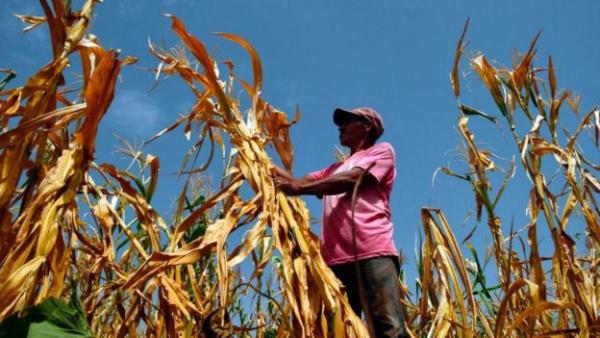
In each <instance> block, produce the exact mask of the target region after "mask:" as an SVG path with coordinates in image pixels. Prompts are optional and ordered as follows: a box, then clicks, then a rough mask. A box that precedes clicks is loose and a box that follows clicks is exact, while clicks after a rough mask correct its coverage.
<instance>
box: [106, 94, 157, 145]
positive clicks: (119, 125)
mask: <svg viewBox="0 0 600 338" xmlns="http://www.w3.org/2000/svg"><path fill="white" fill-rule="evenodd" d="M161 114H162V111H161V109H160V107H159V104H158V102H157V100H156V99H155V98H153V97H151V96H149V95H148V94H146V93H144V92H142V91H137V90H122V91H118V90H117V91H116V94H115V100H114V101H113V104H112V106H111V108H110V110H109V111H108V114H107V115H106V121H107V122H108V123H109V124H110V125H111V127H112V128H114V131H115V132H116V133H117V134H124V135H126V136H135V137H141V138H142V139H146V138H149V137H151V136H152V135H154V134H156V133H157V132H158V131H159V130H160V128H162V127H163V126H162V125H161V122H162V121H163V119H162V115H161Z"/></svg>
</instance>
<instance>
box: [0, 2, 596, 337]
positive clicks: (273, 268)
mask: <svg viewBox="0 0 600 338" xmlns="http://www.w3.org/2000/svg"><path fill="white" fill-rule="evenodd" d="M69 3H70V2H66V1H62V0H53V1H52V4H51V5H50V4H48V3H47V1H46V0H41V1H40V4H41V5H42V6H43V8H44V12H45V14H46V16H45V17H31V16H21V17H20V18H21V19H22V20H23V21H24V22H26V23H28V24H30V25H32V26H33V27H35V26H36V25H38V24H46V23H47V24H48V26H49V27H50V33H51V41H52V51H53V57H52V60H51V61H50V62H49V63H48V64H47V65H45V66H44V67H42V68H41V69H40V70H39V71H38V72H37V73H36V74H35V75H34V76H32V77H31V78H30V79H29V80H27V81H26V83H25V84H24V85H23V86H22V87H17V88H14V89H5V88H4V87H5V85H6V84H7V83H8V82H9V81H10V80H11V78H12V77H13V75H12V73H7V74H8V75H7V76H6V77H5V79H4V80H3V81H2V82H1V83H0V91H1V92H0V128H1V133H0V149H1V153H0V168H1V169H0V236H1V239H2V240H1V241H0V276H2V278H1V279H0V320H2V319H4V320H6V319H7V318H9V319H10V318H13V317H11V316H12V315H15V314H16V315H18V316H26V315H27V313H28V311H30V310H28V309H31V307H32V306H34V305H36V304H40V303H42V302H44V301H45V300H48V299H51V298H68V297H69V296H70V297H72V298H75V299H74V300H72V303H73V304H75V305H74V307H75V308H78V307H79V304H77V303H78V302H77V300H79V301H80V302H81V305H80V306H81V311H82V312H83V314H84V315H85V319H86V320H87V323H89V327H90V330H91V332H93V334H94V335H96V336H99V337H105V336H108V337H112V336H132V337H133V336H153V337H164V336H168V337H173V336H184V337H198V336H209V337H210V336H231V335H239V336H243V335H258V336H269V337H275V336H281V337H286V336H302V337H312V336H314V337H325V336H335V337H365V336H367V329H366V326H365V325H364V324H363V323H362V321H361V320H360V319H359V318H357V317H356V315H354V313H353V312H352V310H351V308H350V307H349V305H348V303H347V301H346V300H345V298H344V297H343V296H342V293H341V285H340V283H339V282H338V281H337V279H336V278H335V277H334V275H333V274H332V272H331V271H330V270H329V269H328V268H327V266H326V265H325V263H324V262H323V260H322V258H321V257H320V254H319V245H318V238H317V237H316V236H315V235H314V234H312V233H311V231H310V227H309V225H310V224H309V221H310V217H309V213H308V210H307V209H306V207H305V205H304V203H303V202H302V201H301V200H300V199H298V198H287V197H285V196H284V195H283V194H281V193H278V192H276V191H275V190H274V188H273V183H272V181H271V178H270V171H271V157H270V155H275V156H278V157H279V158H280V160H281V162H282V163H283V164H284V166H285V167H287V168H288V169H289V168H291V165H292V146H291V144H290V139H289V132H288V129H289V127H290V126H291V125H292V124H293V123H294V121H289V120H288V119H287V117H286V114H285V113H283V112H280V111H278V110H277V109H275V108H273V107H272V106H271V105H269V104H268V103H267V102H265V101H264V100H263V98H262V97H261V85H262V69H261V63H260V60H259V58H258V56H257V55H256V52H255V51H254V49H253V48H252V46H251V45H250V44H249V43H248V42H246V41H244V40H243V39H241V38H239V37H237V36H233V35H230V34H221V36H222V37H223V38H225V39H227V40H231V41H233V42H234V43H237V44H238V45H240V46H241V47H242V48H244V49H245V50H246V51H247V52H248V54H249V56H250V58H251V61H252V66H253V73H254V78H253V80H252V81H251V82H246V81H244V80H242V79H239V78H237V77H236V75H235V73H234V68H233V64H232V63H231V62H226V63H225V65H226V66H227V68H226V69H227V70H228V71H227V74H226V76H224V80H223V79H222V78H220V77H219V72H218V68H219V65H218V63H217V62H216V61H215V60H214V59H212V58H211V57H210V56H209V55H208V53H207V51H206V49H205V47H204V45H203V44H202V43H201V42H200V41H199V40H197V39H196V38H194V37H193V36H192V35H190V34H189V33H188V32H187V31H186V30H185V27H184V25H183V23H182V22H180V21H179V20H178V19H177V18H175V17H172V18H171V19H172V29H173V31H174V33H175V34H176V35H177V36H178V37H179V38H180V39H181V42H182V46H180V47H177V48H172V49H162V48H158V47H156V46H152V45H151V46H150V51H151V53H152V54H153V55H154V56H155V57H156V58H158V60H159V66H158V67H157V69H156V72H158V73H159V74H167V75H171V76H179V77H181V79H182V80H183V81H184V82H185V83H186V84H187V85H188V86H189V88H190V90H191V91H192V92H193V93H194V95H195V97H196V101H195V103H194V105H193V107H191V108H190V110H189V113H188V114H187V115H186V116H183V117H181V118H179V119H178V120H177V121H176V122H175V123H174V124H173V125H171V126H169V127H168V128H166V129H165V130H163V131H162V132H161V133H159V134H158V135H156V137H154V138H153V139H152V140H151V141H153V142H160V137H161V136H162V135H164V134H165V133H168V132H171V131H173V130H176V129H177V128H178V127H179V126H182V128H183V131H184V134H185V135H186V136H189V135H198V139H197V141H195V142H193V145H192V146H191V148H190V150H189V151H188V154H187V156H186V157H185V158H184V161H183V164H182V170H181V176H182V177H183V179H184V184H183V189H182V190H181V192H180V194H179V197H178V198H177V203H176V208H175V209H176V210H174V217H173V220H169V221H164V220H163V218H161V216H160V215H159V214H158V213H157V212H156V211H155V210H154V209H153V207H152V205H151V201H152V196H153V194H154V191H155V189H156V186H157V181H158V172H159V168H160V163H159V159H158V158H156V157H154V156H151V155H144V154H142V153H141V152H139V151H137V150H135V149H130V150H128V151H127V152H128V153H129V154H130V155H131V156H132V157H133V160H134V161H135V162H136V163H137V164H138V165H139V168H140V171H139V172H137V173H133V172H131V171H127V170H120V169H119V168H117V167H115V166H113V165H111V164H106V163H105V164H97V163H95V162H94V146H95V141H96V132H97V127H98V124H99V122H100V120H101V119H102V117H103V115H104V114H105V113H106V111H107V110H108V108H109V106H110V103H111V101H112V98H113V94H114V89H115V81H116V79H117V76H118V74H119V69H120V67H121V66H122V65H126V64H129V63H132V62H134V61H135V60H134V59H133V58H124V59H119V56H118V53H117V52H115V51H107V50H104V49H103V48H102V47H100V45H99V41H98V40H97V39H96V38H95V37H93V36H91V35H86V30H87V28H88V24H89V19H90V17H91V13H92V11H93V8H94V6H95V5H96V2H95V1H92V0H88V1H85V3H84V5H83V7H82V8H81V9H79V10H72V9H71V8H69V7H70V5H69ZM465 30H466V28H465ZM463 37H464V34H463ZM463 37H461V39H460V41H459V43H458V48H457V53H456V62H455V67H454V71H453V73H452V84H453V88H454V93H455V94H456V97H457V99H458V98H459V96H460V89H459V88H460V87H459V76H458V74H459V71H458V66H459V64H460V59H461V58H462V51H463V49H464V44H463ZM534 47H535V40H534V42H532V45H531V47H530V49H529V51H528V52H527V53H525V54H523V55H522V56H521V57H520V58H519V60H518V62H517V63H516V65H515V67H514V69H504V68H495V67H493V66H491V65H490V63H489V62H488V61H487V59H486V58H485V57H484V56H483V55H478V56H476V57H474V58H472V59H470V60H469V61H470V66H471V67H472V69H473V70H474V71H475V72H476V73H477V74H478V75H479V76H480V77H481V79H482V80H483V83H484V84H485V86H486V87H487V89H489V91H490V93H492V97H493V99H494V101H495V102H496V104H497V105H498V107H499V109H500V112H501V118H502V119H504V120H505V121H506V126H507V128H508V129H509V130H510V133H511V135H512V137H513V138H514V142H515V154H517V155H518V158H519V159H520V162H521V164H522V169H523V170H524V171H525V172H526V173H527V175H528V177H529V178H530V182H531V193H530V200H529V207H528V215H529V217H530V223H529V224H528V225H527V235H526V239H525V240H526V241H528V243H529V246H528V247H527V250H525V249H524V250H522V252H518V250H516V249H515V248H514V247H515V245H513V242H515V241H517V240H519V236H520V235H519V234H514V233H513V232H512V231H511V232H509V233H508V235H507V231H506V227H503V222H502V219H501V218H500V216H498V215H496V213H495V212H494V210H495V208H496V206H497V204H498V203H499V201H501V196H502V194H503V191H504V188H505V187H506V185H507V184H508V182H510V177H511V175H512V171H513V170H512V169H510V170H508V173H509V174H508V175H507V176H506V178H505V179H504V181H503V184H502V185H501V186H500V187H497V189H496V188H495V187H493V185H492V183H491V180H490V179H489V177H488V176H489V175H496V173H494V172H492V171H494V169H495V168H496V167H495V164H494V162H493V158H492V156H491V153H490V152H489V151H487V150H482V149H480V148H479V147H478V145H477V143H476V142H475V141H474V136H473V134H472V133H471V132H470V131H469V129H468V118H467V115H480V116H483V117H485V118H488V119H492V118H491V117H490V116H489V115H486V114H484V113H482V112H480V111H478V110H476V109H474V108H471V107H469V106H466V105H463V104H462V103H461V102H460V100H459V101H458V107H459V110H460V112H461V115H462V117H461V119H460V122H459V130H460V132H461V135H462V136H463V137H464V142H465V147H466V149H467V158H468V163H469V167H470V171H469V172H468V173H465V174H457V173H455V172H454V171H452V170H451V169H449V168H444V169H443V170H444V171H445V172H446V173H448V174H451V175H454V176H458V177H460V178H463V179H465V180H466V181H467V182H468V183H469V184H471V185H472V188H473V191H474V194H475V200H476V205H477V209H478V216H479V217H481V216H482V214H483V211H484V210H485V215H486V217H487V224H488V227H489V230H490V234H491V236H492V238H493V243H494V250H493V254H494V258H495V261H496V266H497V271H498V280H499V281H500V288H499V289H498V290H488V289H487V285H485V278H484V275H483V271H482V268H481V266H480V265H479V263H478V262H477V263H476V264H475V266H473V264H468V263H467V260H466V258H465V256H464V251H465V249H466V248H464V247H463V248H461V245H460V244H459V243H458V242H457V240H456V239H455V238H454V235H453V233H452V230H451V227H450V225H449V224H448V222H447V221H446V219H445V218H444V216H443V215H442V213H441V212H440V211H438V210H431V209H424V210H423V211H422V216H423V228H424V233H425V237H424V238H425V239H424V243H423V245H422V247H421V248H420V250H421V252H422V257H423V261H422V264H421V265H420V277H419V290H418V291H419V293H418V295H417V299H416V301H414V303H413V300H411V299H410V298H409V297H408V295H406V293H405V295H406V297H405V302H406V305H407V307H408V309H409V311H408V321H409V323H410V326H411V328H412V333H413V334H414V335H415V336H426V335H429V336H432V337H439V336H446V335H451V336H459V337H475V336H498V337H506V336H515V337H520V336H536V335H537V336H542V335H546V336H551V335H555V336H561V335H577V336H581V337H587V336H590V335H593V333H594V332H598V329H599V325H600V323H599V322H598V315H599V311H598V305H599V301H598V299H599V296H600V295H599V291H600V290H599V287H598V285H599V283H598V264H599V262H600V259H599V257H598V245H599V241H600V227H599V220H600V216H599V214H600V213H599V210H598V205H597V202H596V200H595V197H596V196H597V193H598V192H599V191H600V183H599V182H598V180H597V179H596V178H595V177H594V176H593V173H595V172H597V171H598V170H600V167H599V166H598V165H597V164H595V163H593V158H594V156H596V157H597V155H596V154H597V150H598V148H597V147H598V133H599V131H600V112H599V111H598V110H597V109H593V110H592V111H591V112H590V113H588V114H585V115H583V116H581V118H580V123H579V126H578V127H577V129H576V130H575V131H574V132H568V131H564V132H560V130H559V129H560V128H561V124H560V123H559V117H560V116H561V115H560V113H559V112H560V109H561V107H562V106H563V103H565V102H568V103H570V105H571V107H572V108H573V109H574V110H575V112H576V113H577V114H578V109H577V107H576V100H575V99H574V97H573V96H572V95H571V94H570V92H568V91H557V89H556V88H557V85H556V80H555V77H554V71H553V66H552V62H551V59H550V60H549V65H548V67H547V68H545V69H539V68H535V67H534V66H533V59H534V51H535V48H534ZM76 57H79V60H80V61H79V63H80V64H81V70H80V72H81V76H82V79H83V81H82V84H81V88H80V90H78V91H75V92H73V90H72V87H70V86H67V84H66V83H65V81H66V80H65V77H64V76H63V75H62V74H63V71H64V69H65V67H66V66H67V65H68V64H70V63H73V60H72V59H73V58H76ZM221 67H222V68H223V66H221ZM542 75H544V76H546V78H547V81H546V82H544V83H542V78H541V76H542ZM157 76H158V75H157ZM236 84H239V85H241V87H242V88H243V90H244V91H245V93H247V96H248V98H247V100H245V101H243V102H246V101H247V102H249V104H248V107H242V103H241V102H240V100H239V98H237V94H236V95H234V93H236V91H234V85H236ZM546 84H547V86H546ZM542 87H549V90H548V94H544V93H545V92H544V90H540V88H542ZM517 114H522V116H521V115H519V116H521V117H522V119H521V118H519V119H517V118H516V116H517ZM577 116H579V115H577ZM296 120H297V117H296ZM516 120H519V121H521V120H523V121H529V123H530V126H529V127H526V128H524V127H523V126H519V127H515V121H516ZM523 130H525V132H522V131H523ZM156 139H159V140H156ZM580 139H581V142H588V143H590V144H591V147H590V144H588V145H586V146H580ZM206 147H209V149H210V150H209V151H208V152H209V153H210V154H211V155H210V156H209V157H208V159H206V161H205V163H204V164H202V165H198V164H197V163H196V162H197V161H196V160H197V159H198V157H201V156H200V153H201V151H203V148H206ZM268 147H272V148H273V149H274V151H269V152H267V148H268ZM582 147H586V148H585V149H590V148H591V149H593V151H594V153H593V155H591V157H592V158H591V159H590V158H586V156H585V154H584V152H583V150H582V149H583V148H582ZM215 148H221V150H222V151H224V153H227V154H228V156H227V157H226V162H227V165H226V168H225V170H224V173H223V175H222V177H218V178H213V179H214V180H215V181H216V180H217V179H218V180H219V188H218V189H217V191H216V192H215V193H214V194H211V195H210V196H204V195H202V194H200V193H199V191H200V190H199V189H198V184H199V183H198V180H197V177H198V173H200V172H203V171H205V170H206V169H207V168H208V167H209V165H210V162H211V159H212V154H213V153H214V149H215ZM205 152H206V149H205ZM544 157H552V159H554V160H555V161H554V162H553V163H554V164H555V167H554V168H546V167H542V158H544ZM547 163H549V162H546V161H544V166H546V165H547ZM548 173H557V174H556V175H562V177H563V182H564V184H562V185H561V186H560V187H559V189H558V190H557V191H553V190H552V189H554V187H555V186H556V184H554V185H552V187H551V186H550V184H549V183H548V178H547V175H548ZM244 192H250V193H244ZM248 196H249V197H248ZM573 217H582V218H583V220H584V222H585V224H586V234H587V235H588V240H587V242H586V244H587V245H586V247H585V248H576V247H575V241H574V240H573V239H571V237H570V235H569V234H568V221H569V220H570V219H572V218H573ZM540 226H547V227H548V228H549V231H550V233H551V234H552V241H553V242H552V243H553V245H554V251H553V256H552V257H551V260H550V261H549V263H550V264H544V263H543V262H542V257H540V254H539V252H538V248H537V243H538V239H537V234H538V227H540ZM235 231H245V235H244V236H243V239H242V241H241V242H239V243H233V245H232V243H231V242H230V241H228V238H230V235H231V234H232V233H233V232H235ZM581 252H583V254H582V253H581ZM242 264H247V265H248V266H251V267H252V268H251V271H252V272H251V273H250V274H249V275H243V274H241V272H240V269H239V266H240V265H242ZM476 288H477V291H475V289H476ZM1 332H2V330H1V329H0V333H1Z"/></svg>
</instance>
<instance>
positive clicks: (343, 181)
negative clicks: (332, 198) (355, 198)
mask: <svg viewBox="0 0 600 338" xmlns="http://www.w3.org/2000/svg"><path fill="white" fill-rule="evenodd" d="M364 172H365V170H364V169H363V168H359V167H355V168H353V169H351V170H349V171H345V172H342V173H339V174H335V175H331V176H329V177H327V178H325V179H322V180H314V179H311V178H310V177H308V176H305V177H303V178H302V179H296V178H294V177H291V175H290V176H289V177H285V176H283V175H278V174H277V173H275V172H274V177H273V180H274V183H275V187H276V188H277V189H279V190H281V191H282V192H283V193H285V194H286V195H292V196H296V195H317V196H321V195H337V194H342V193H346V192H351V191H352V189H354V185H355V184H356V182H357V181H358V180H359V178H360V177H361V176H362V175H363V173H364ZM373 183H375V184H376V183H377V180H376V179H375V178H374V177H373V176H371V175H370V174H368V173H367V174H366V175H365V177H364V178H363V182H362V184H373Z"/></svg>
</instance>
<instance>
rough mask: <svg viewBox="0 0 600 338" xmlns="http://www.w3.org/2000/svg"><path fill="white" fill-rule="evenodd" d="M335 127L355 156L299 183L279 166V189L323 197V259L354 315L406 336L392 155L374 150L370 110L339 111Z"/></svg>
mask: <svg viewBox="0 0 600 338" xmlns="http://www.w3.org/2000/svg"><path fill="white" fill-rule="evenodd" d="M333 121H334V123H335V124H336V125H337V126H338V127H339V132H340V135H339V137H340V143H341V145H342V146H345V147H348V148H350V156H349V157H348V158H347V159H345V160H344V161H343V162H341V163H335V164H332V165H331V166H329V167H327V168H325V169H323V170H320V171H316V172H313V173H310V174H308V175H306V176H304V177H302V178H299V179H297V178H294V177H292V176H291V175H290V174H289V173H288V172H286V171H284V170H282V169H281V168H279V167H275V168H274V171H273V178H274V182H275V186H276V188H278V189H279V190H280V191H282V192H284V193H285V194H287V195H316V196H318V197H322V198H323V227H322V236H321V253H322V255H323V258H324V259H325V262H326V263H327V264H328V265H329V266H330V267H331V269H332V270H333V272H334V273H335V275H336V276H337V277H338V279H340V281H341V282H342V284H343V285H344V287H345V290H346V293H347V296H348V300H349V302H350V305H351V306H352V309H353V310H354V312H356V314H357V315H359V316H360V314H361V310H363V309H364V310H365V314H366V318H367V320H368V321H370V322H371V323H370V324H372V329H373V331H374V333H375V335H376V336H377V337H404V336H407V333H406V327H405V323H404V317H403V310H402V305H401V303H400V291H399V285H398V273H399V261H398V252H397V250H396V247H395V245H394V242H393V224H392V222H391V213H390V206H389V198H390V192H391V190H392V184H393V182H394V178H395V176H396V169H395V164H394V162H395V155H394V149H393V148H392V146H391V145H390V144H389V143H377V144H376V143H375V142H376V141H377V139H379V137H380V136H381V135H382V134H383V120H382V118H381V116H380V115H379V114H378V113H377V112H376V111H375V110H374V109H372V108H367V107H362V108H356V109H352V110H345V109H339V108H338V109H336V110H335V111H334V114H333ZM358 182H360V186H359V187H358V190H357V194H356V200H355V201H354V202H355V204H354V205H353V198H352V196H353V190H354V188H355V185H356V184H357V183H358ZM361 289H362V290H361ZM361 295H362V297H361Z"/></svg>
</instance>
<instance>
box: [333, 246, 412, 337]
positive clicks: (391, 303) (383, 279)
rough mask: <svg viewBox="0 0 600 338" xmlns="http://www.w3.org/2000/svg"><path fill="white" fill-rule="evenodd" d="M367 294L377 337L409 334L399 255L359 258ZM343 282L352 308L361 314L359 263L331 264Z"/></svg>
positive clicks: (366, 299)
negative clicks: (403, 299) (401, 288)
mask: <svg viewBox="0 0 600 338" xmlns="http://www.w3.org/2000/svg"><path fill="white" fill-rule="evenodd" d="M358 265H359V266H360V269H359V270H360V276H361V277H362V284H363V288H364V295H365V299H364V302H365V304H364V305H365V306H368V310H369V312H370V314H371V318H372V324H373V329H374V331H375V336H376V337H378V338H379V337H394V338H396V337H408V333H407V331H406V322H405V320H404V309H403V306H402V303H401V302H400V285H399V281H398V274H399V272H400V264H399V262H398V257H395V256H382V257H373V258H367V259H363V260H359V261H358ZM330 268H331V270H333V272H334V273H335V275H336V277H337V278H338V279H339V280H340V281H341V282H342V284H343V285H344V289H345V290H346V294H347V296H348V301H349V302H350V306H352V310H354V312H355V313H356V314H357V315H358V316H360V315H361V313H362V310H363V307H362V306H361V301H360V289H359V283H358V278H359V274H358V271H356V263H355V262H351V263H344V264H336V265H332V266H330Z"/></svg>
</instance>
